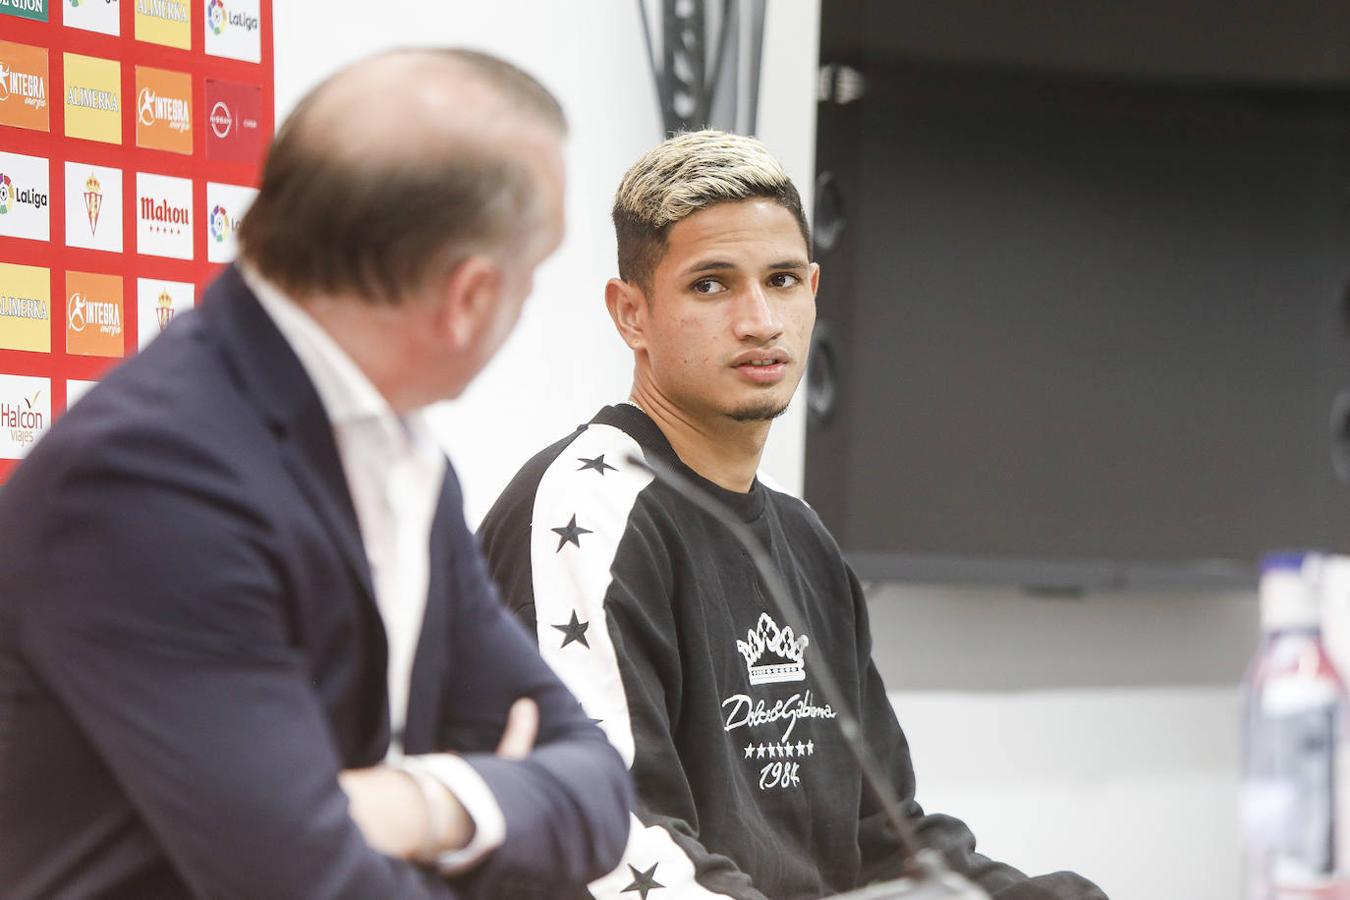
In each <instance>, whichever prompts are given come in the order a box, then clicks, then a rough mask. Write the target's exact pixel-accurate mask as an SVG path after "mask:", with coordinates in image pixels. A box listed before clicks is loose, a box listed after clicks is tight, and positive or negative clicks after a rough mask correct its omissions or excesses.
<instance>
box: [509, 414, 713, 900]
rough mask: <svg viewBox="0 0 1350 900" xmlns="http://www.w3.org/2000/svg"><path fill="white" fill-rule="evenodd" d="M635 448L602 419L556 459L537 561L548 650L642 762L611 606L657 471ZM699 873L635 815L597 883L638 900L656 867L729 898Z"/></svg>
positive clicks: (538, 505) (543, 484)
mask: <svg viewBox="0 0 1350 900" xmlns="http://www.w3.org/2000/svg"><path fill="white" fill-rule="evenodd" d="M630 454H633V455H637V456H639V457H640V458H645V454H644V453H643V451H642V448H641V447H640V446H639V445H638V443H637V442H636V441H635V440H633V439H632V438H631V437H629V436H628V435H627V434H626V433H625V432H623V431H622V430H620V429H618V428H615V427H613V426H611V425H594V424H593V425H590V426H588V427H587V428H586V430H585V431H583V432H582V433H581V434H579V435H577V438H576V440H574V441H572V443H570V444H568V445H567V447H566V448H565V449H564V450H563V452H562V453H560V454H559V455H558V457H557V458H556V459H554V460H553V462H552V463H551V464H550V465H549V467H548V468H547V469H546V470H545V471H544V474H543V477H542V478H540V479H539V486H538V487H537V488H536V489H535V496H534V511H533V518H532V520H531V527H530V565H531V568H532V570H533V582H534V612H535V630H536V636H537V637H538V639H539V653H540V655H541V656H542V657H543V658H544V660H545V661H546V662H547V663H548V664H549V666H551V667H552V669H553V671H554V672H555V673H557V675H558V678H559V679H561V681H562V682H563V684H565V685H567V688H568V689H569V690H570V691H571V692H572V693H573V695H575V696H576V698H577V699H578V700H579V701H581V705H582V708H583V709H585V710H586V714H587V715H588V716H590V717H591V718H594V719H600V720H601V722H600V728H601V729H602V730H603V731H604V732H605V735H606V737H608V738H609V741H610V743H611V744H613V745H614V746H615V748H616V749H617V750H618V751H619V754H620V755H621V756H622V757H623V761H624V764H625V765H627V766H628V767H629V768H632V766H633V752H634V745H633V728H632V720H631V718H630V716H629V713H628V698H627V695H626V694H625V693H624V687H623V677H622V674H621V672H620V670H619V661H618V655H617V653H616V651H615V649H614V643H613V641H611V640H610V636H609V625H608V619H607V616H606V612H605V595H606V594H607V593H608V592H609V586H610V582H611V581H612V577H611V575H610V570H611V568H612V567H613V565H614V556H615V554H616V553H617V552H618V549H619V544H620V543H621V542H622V540H623V536H624V534H625V533H626V532H627V530H628V518H629V516H630V515H631V514H632V512H633V507H634V506H635V505H636V503H637V497H638V494H640V493H641V492H642V490H643V489H644V488H645V487H647V485H648V484H650V483H651V481H652V475H651V473H650V472H647V471H646V470H644V469H640V468H638V467H637V466H634V465H632V464H631V463H629V462H628V461H627V459H628V456H629V455H630ZM602 456H603V458H604V461H603V463H604V467H601V466H598V465H597V466H595V467H593V468H586V467H585V463H584V462H583V460H596V459H598V458H600V457H602ZM608 466H613V467H614V468H613V469H612V470H611V469H609V468H605V467H608ZM555 529H556V530H555ZM573 614H575V616H576V624H575V625H573V624H572V623H573V618H572V616H573ZM583 628H584V630H583ZM630 866H631V867H632V868H630ZM653 866H655V870H654V871H652V867H653ZM694 871H695V869H694V863H693V860H691V859H690V858H689V856H688V855H687V854H686V853H685V852H684V851H683V850H682V849H680V846H679V845H678V844H676V843H675V840H674V838H672V837H671V835H670V832H668V831H667V830H666V829H664V828H661V827H659V826H650V827H647V826H644V825H643V824H642V823H641V822H640V821H639V820H638V818H637V817H636V816H633V817H632V824H631V827H630V829H629V833H628V846H627V848H626V849H625V851H624V858H623V861H622V862H620V863H619V866H618V868H616V869H615V870H614V871H613V872H611V873H610V874H608V875H606V876H604V877H603V878H600V879H599V880H597V881H595V882H594V883H593V884H592V885H591V892H592V893H593V894H595V896H596V897H597V898H601V900H604V898H607V897H611V898H616V900H630V898H632V897H635V896H637V892H636V891H627V890H626V889H627V888H628V887H629V886H631V885H633V884H634V883H641V882H640V879H639V878H638V877H637V876H638V875H639V874H642V873H650V876H649V877H650V878H651V879H652V880H653V881H656V882H659V883H660V884H661V885H662V887H663V888H664V889H665V890H662V891H661V896H662V897H663V898H668V900H679V898H691V900H706V898H716V897H724V896H725V895H723V894H715V893H712V892H710V891H708V890H707V889H706V888H704V887H703V886H702V885H700V884H699V883H698V882H697V881H696V880H695V879H694ZM667 891H669V892H667Z"/></svg>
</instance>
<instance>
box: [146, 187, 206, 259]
mask: <svg viewBox="0 0 1350 900" xmlns="http://www.w3.org/2000/svg"><path fill="white" fill-rule="evenodd" d="M192 224H193V220H192V181H191V180H190V179H187V178H171V177H169V176H167V175H151V174H149V173H147V172H139V173H137V175H136V243H137V249H138V252H140V253H145V254H150V255H152V256H171V257H174V258H176V259H192Z"/></svg>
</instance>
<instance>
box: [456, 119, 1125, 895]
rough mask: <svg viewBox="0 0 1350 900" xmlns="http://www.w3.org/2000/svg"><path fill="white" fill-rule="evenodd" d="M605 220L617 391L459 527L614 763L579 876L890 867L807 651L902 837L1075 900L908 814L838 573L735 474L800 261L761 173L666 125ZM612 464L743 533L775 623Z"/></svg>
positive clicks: (786, 381)
mask: <svg viewBox="0 0 1350 900" xmlns="http://www.w3.org/2000/svg"><path fill="white" fill-rule="evenodd" d="M614 225H615V230H616V232H617V238H618V257H619V277H618V278H615V279H611V280H610V281H609V282H608V284H606V286H605V302H606V305H607V306H608V308H609V312H610V315H611V317H612V318H613V320H614V324H615V327H616V328H617V329H618V332H619V335H620V337H622V339H623V340H624V342H625V343H626V344H627V345H628V346H629V348H631V350H632V351H633V355H634V362H635V368H634V380H633V387H632V393H631V394H630V397H629V400H628V402H626V403H622V404H619V405H617V406H609V407H606V408H604V409H602V410H601V411H600V412H599V413H598V414H596V416H595V417H594V418H593V419H592V420H591V421H590V422H589V423H588V424H587V425H584V426H582V428H580V429H579V430H578V431H577V432H575V433H574V434H572V435H569V436H568V437H566V438H564V439H563V440H561V441H559V442H558V443H556V444H554V445H552V446H551V447H549V448H547V449H546V450H544V451H543V452H541V453H539V454H538V455H536V456H535V457H534V458H533V459H532V460H531V461H530V462H529V463H527V464H526V466H525V467H524V468H523V469H522V470H521V472H520V473H519V474H518V475H517V476H516V478H515V480H514V481H513V482H512V483H511V485H510V486H509V487H508V488H507V490H506V491H505V493H504V494H503V495H502V497H501V498H500V499H499V500H498V502H497V504H496V505H495V507H494V508H493V510H492V511H491V512H490V513H489V515H488V517H487V519H486V520H485V521H484V523H483V527H482V530H481V535H482V537H483V541H484V550H485V552H486V554H487V556H488V561H489V565H490V567H491V569H492V572H493V575H494V576H495V577H496V579H497V580H498V583H499V584H500V585H501V586H502V588H503V592H504V594H505V597H506V599H507V601H508V603H509V604H510V605H511V607H512V608H513V609H514V610H515V611H516V613H517V614H518V615H519V616H520V617H521V618H522V619H523V620H524V621H525V622H526V623H527V625H528V626H529V627H530V628H531V629H532V630H533V631H534V633H535V635H536V637H537V638H538V641H539V646H540V649H541V652H542V654H543V656H544V658H545V659H546V660H547V661H548V662H549V663H550V664H551V665H552V666H553V668H554V670H555V671H556V672H557V673H558V674H559V676H560V677H561V678H562V680H563V681H564V683H566V684H567V685H568V686H569V687H570V688H571V689H572V691H573V692H574V693H575V694H576V695H577V696H578V697H579V698H580V700H581V701H582V704H583V705H584V706H585V708H586V711H587V714H588V715H590V716H591V717H593V718H594V719H596V720H599V722H600V725H601V728H603V729H604V730H605V733H606V734H607V736H608V737H609V739H610V740H611V741H612V742H613V743H614V745H615V746H616V747H617V748H618V749H619V752H620V754H621V755H622V756H623V757H624V759H625V760H626V761H627V762H628V764H629V767H630V770H631V772H632V774H633V777H634V781H635V784H636V787H637V792H638V799H637V804H636V808H635V810H634V822H633V824H632V832H631V833H630V836H629V842H628V848H627V851H626V855H625V859H624V863H623V864H622V865H621V866H620V867H619V868H618V869H616V870H615V871H614V872H613V873H611V874H610V875H608V876H606V877H605V878H603V879H600V880H599V881H596V882H594V883H593V884H592V885H591V891H592V893H593V894H595V896H597V897H600V898H627V897H633V896H637V897H640V898H641V900H660V898H662V897H681V898H684V897H719V896H724V897H735V898H759V900H763V898H773V900H785V898H805V897H820V896H823V895H827V894H832V893H835V892H839V891H845V890H848V889H851V888H854V887H858V886H861V885H864V884H867V883H869V882H872V881H875V880H879V879H886V878H893V877H898V876H899V875H900V874H901V867H902V862H903V861H902V859H901V857H900V854H899V853H898V852H897V851H896V849H895V844H894V842H893V840H892V839H891V838H890V837H889V836H888V834H887V832H886V822H885V817H884V814H883V812H882V810H881V807H880V805H879V804H878V802H877V801H876V800H875V799H874V798H873V797H870V796H868V795H867V794H866V793H865V792H864V790H863V788H862V784H861V780H860V778H859V776H858V774H857V770H856V768H855V766H854V763H853V760H852V757H851V754H850V752H849V750H848V748H847V746H846V744H845V742H844V739H843V736H842V734H841V731H840V729H839V727H838V724H839V723H838V721H837V711H836V710H834V709H832V708H831V707H830V705H829V703H828V702H827V701H826V700H825V699H824V698H822V697H821V696H820V692H819V689H818V688H817V686H816V685H817V682H818V676H816V675H815V674H814V673H816V672H817V671H819V667H822V666H828V667H829V668H830V671H831V672H832V673H833V675H834V678H835V680H836V681H837V682H839V684H840V685H841V687H842V688H843V689H844V692H845V694H846V698H847V703H848V705H849V707H850V709H851V711H853V712H854V713H855V714H857V715H858V717H859V719H860V724H861V728H862V733H863V737H864V740H865V741H866V743H867V745H868V747H869V748H870V750H871V752H872V754H873V755H874V756H875V757H876V758H877V759H879V760H880V761H881V763H882V765H883V766H884V767H885V769H886V771H887V773H888V774H889V776H890V781H891V784H892V785H893V787H894V789H895V790H896V791H897V792H898V794H899V799H900V800H901V801H902V802H903V804H904V807H905V812H906V814H907V815H908V816H909V817H910V818H911V819H912V821H913V824H914V827H915V829H916V830H917V831H918V833H919V836H920V840H921V841H922V842H923V843H924V844H926V845H928V846H931V847H935V848H938V849H940V850H942V851H944V852H945V854H946V856H947V858H948V860H949V862H950V863H951V864H952V865H953V866H954V867H955V868H957V869H958V870H960V871H962V872H964V873H965V874H967V875H968V876H969V877H970V878H971V879H973V880H975V881H977V882H978V883H979V884H980V885H981V886H983V887H984V888H985V889H986V890H987V891H988V892H989V893H990V894H991V895H992V896H993V897H996V898H999V900H1011V898H1019V900H1030V898H1050V897H1054V898H1083V900H1087V898H1101V897H1102V896H1103V895H1102V894H1101V892H1100V891H1099V890H1097V889H1096V888H1095V887H1093V886H1092V885H1091V884H1089V883H1088V882H1086V881H1084V880H1082V879H1081V878H1078V877H1077V876H1075V875H1071V874H1069V873H1057V874H1055V875H1050V876H1043V877H1041V878H1038V879H1028V878H1026V876H1024V875H1022V873H1020V872H1018V871H1017V870H1015V869H1012V868H1010V867H1008V866H1004V865H1000V864H997V863H994V862H991V861H989V860H987V859H985V858H984V857H982V856H979V855H978V854H976V853H975V852H974V844H975V842H974V838H973V837H972V836H971V834H970V832H969V830H968V829H967V828H966V827H965V826H964V825H963V824H961V823H960V822H958V821H956V820H955V819H951V818H948V817H945V816H937V815H924V814H923V812H922V810H921V809H920V808H919V806H918V805H917V804H916V803H915V802H914V773H913V769H912V766H911V764H910V756H909V749H908V746H907V744H906V741H905V737H904V734H903V733H902V732H901V730H900V727H899V725H898V723H897V722H896V719H895V714H894V712H893V711H892V709H891V706H890V703H889V702H888V700H887V698H886V692H885V688H884V687H883V685H882V683H881V679H880V677H879V676H878V674H877V671H876V668H875V666H874V665H873V664H872V661H871V638H870V635H869V633H868V625H867V607H866V604H865V602H864V598H863V593H862V590H861V588H860V587H859V584H858V581H857V579H856V578H855V577H854V576H853V573H852V572H851V571H850V570H849V568H848V566H847V564H846V563H845V562H844V559H843V557H842V556H841V554H840V552H839V549H838V547H837V546H836V545H835V543H834V541H833V539H832V538H831V537H830V535H829V533H828V532H827V531H826V530H825V527H824V526H823V525H822V524H821V522H820V520H819V518H817V517H816V515H815V513H813V512H812V511H811V509H810V508H809V507H807V506H806V505H805V504H804V503H802V502H801V501H800V500H797V499H795V498H793V497H791V496H789V495H787V494H784V493H781V492H779V491H776V490H773V489H771V488H769V487H768V486H766V485H765V484H764V483H763V482H762V481H760V479H759V478H758V477H757V476H756V470H757V468H758V466H759V462H760V456H761V454H762V452H763V449H764V442H765V440H766V439H767V438H768V434H769V428H770V425H771V423H772V420H773V419H774V418H775V417H776V416H778V415H779V414H781V413H782V412H783V411H784V410H785V409H786V408H787V405H788V403H789V401H790V400H791V398H792V395H793V392H794V391H795V390H796V387H797V384H798V382H799V381H800V380H801V377H802V374H803V371H804V368H805V365H806V354H807V348H808V345H809V340H810V336H811V329H812V326H813V324H814V322H815V294H816V286H817V283H818V280H819V274H820V272H819V267H818V266H817V265H816V264H815V263H814V262H812V261H811V259H810V236H809V232H808V227H807V223H806V217H805V214H804V212H803V209H802V204H801V200H800V199H799V197H798V194H797V191H796V188H795V187H794V186H793V184H792V182H791V180H789V178H788V177H787V175H786V174H785V173H784V172H783V169H782V167H781V166H780V165H779V164H778V162H777V161H776V160H775V159H774V158H773V157H772V156H771V155H770V154H769V153H768V152H767V151H766V150H765V148H764V147H763V145H761V144H760V143H759V142H758V141H755V140H753V139H750V138H745V137H739V136H736V135H731V134H724V133H720V132H713V131H704V132H698V133H693V134H683V135H679V136H677V137H674V138H671V139H670V140H668V141H666V142H664V143H663V144H661V145H660V146H658V147H656V148H655V149H653V150H652V151H650V152H649V153H648V154H647V155H645V156H644V157H643V158H642V159H640V160H639V161H638V162H637V163H636V164H635V165H634V166H633V167H632V168H631V169H630V170H629V172H628V174H627V175H626V176H625V178H624V179H623V183H622V184H621V185H620V187H619V190H618V194H617V196H616V198H615V203H614ZM630 457H638V458H641V459H653V458H659V459H660V460H661V461H663V462H665V463H667V464H668V465H670V466H673V467H675V468H676V469H677V470H678V471H680V472H681V473H682V474H683V475H684V476H685V477H686V478H687V479H689V480H691V481H692V482H694V483H695V484H696V485H697V486H698V487H699V489H701V490H702V491H704V492H706V493H708V494H710V495H712V496H713V497H715V498H716V499H717V500H719V501H720V502H721V503H722V504H724V505H725V506H726V507H728V508H729V509H730V510H731V511H732V512H733V514H734V515H736V516H738V517H739V518H740V519H741V520H742V522H744V524H745V525H746V526H748V527H749V528H750V529H752V530H753V531H754V533H755V534H756V535H757V536H758V538H759V540H760V541H761V542H762V543H763V544H764V545H765V546H767V547H768V548H769V551H770V553H771V555H772V557H773V559H774V561H775V562H776V564H777V566H778V568H779V570H780V571H781V572H782V575H783V578H784V580H785V581H786V583H787V585H788V588H789V590H790V592H791V593H792V594H793V597H792V602H793V604H794V606H795V607H796V608H797V609H798V610H800V611H801V614H802V615H803V616H804V622H805V624H804V625H803V626H802V632H801V633H794V632H793V629H792V628H791V627H790V626H789V625H788V624H787V623H785V622H781V621H778V613H777V612H776V609H775V606H774V605H773V603H772V602H770V600H769V599H768V598H766V597H765V585H764V584H763V583H762V582H761V580H760V578H759V576H758V575H757V573H756V570H755V568H754V566H753V564H752V563H751V561H750V558H749V557H748V556H747V555H746V553H745V552H744V551H743V550H742V549H741V547H740V545H739V544H738V543H737V542H736V541H735V540H733V538H732V536H731V534H730V533H729V531H728V529H727V528H726V527H725V526H723V525H721V524H719V523H718V522H717V521H716V520H714V519H713V518H712V517H710V516H708V515H707V514H706V513H704V512H703V511H701V510H699V509H698V508H697V507H695V506H694V504H693V503H692V502H690V501H689V500H688V499H686V498H685V497H682V496H681V495H680V494H679V493H677V492H676V491H674V490H672V489H671V488H670V487H668V486H666V485H665V484H663V483H662V482H659V481H656V480H654V479H653V477H652V475H651V473H650V472H649V471H647V470H646V469H644V468H642V467H640V466H635V465H632V464H630V463H629V462H628V461H627V460H628V459H629V458H630Z"/></svg>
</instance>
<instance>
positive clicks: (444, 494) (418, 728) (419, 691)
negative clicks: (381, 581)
mask: <svg viewBox="0 0 1350 900" xmlns="http://www.w3.org/2000/svg"><path fill="white" fill-rule="evenodd" d="M451 477H452V476H451V475H450V467H449V464H448V463H447V465H446V475H445V478H444V479H443V480H442V482H441V493H440V499H439V500H438V502H437V506H436V513H435V516H434V517H433V518H432V523H431V548H430V551H431V556H430V560H429V563H430V564H429V566H428V570H427V575H428V577H427V605H426V611H425V612H424V613H423V615H422V632H421V634H420V636H419V637H418V639H417V655H416V656H415V657H414V658H413V669H412V683H411V684H410V685H409V690H408V717H407V721H406V722H405V723H404V727H403V746H404V747H405V748H406V749H407V751H408V752H409V753H430V752H433V751H436V750H443V749H445V748H444V747H441V746H439V742H438V740H437V737H438V735H437V728H438V725H439V716H440V712H441V703H440V700H441V691H442V689H443V687H444V685H445V683H446V668H447V665H448V663H449V660H448V659H447V658H446V652H447V651H448V650H449V648H450V593H451V584H450V581H451V577H452V574H453V572H454V562H453V560H451V559H450V548H451V539H450V535H449V532H448V529H449V528H450V525H451V522H452V521H453V520H454V515H455V514H457V513H458V512H459V509H458V508H457V507H456V506H455V504H454V503H453V502H452V501H451V498H450V478H451Z"/></svg>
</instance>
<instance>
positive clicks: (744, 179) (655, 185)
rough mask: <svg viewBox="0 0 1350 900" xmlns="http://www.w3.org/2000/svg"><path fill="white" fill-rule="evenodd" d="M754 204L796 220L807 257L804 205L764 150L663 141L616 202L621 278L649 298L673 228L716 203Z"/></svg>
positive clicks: (689, 137) (730, 142) (693, 135)
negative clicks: (768, 203)
mask: <svg viewBox="0 0 1350 900" xmlns="http://www.w3.org/2000/svg"><path fill="white" fill-rule="evenodd" d="M756 197H764V198H767V199H769V200H772V201H774V202H775V203H777V204H779V205H780V206H782V207H783V208H784V209H786V210H787V211H788V212H790V213H792V217H793V218H794V219H796V220H797V227H798V228H800V229H801V232H802V239H803V240H804V241H806V247H807V252H808V253H809V252H810V248H811V229H810V227H809V226H808V225H807V223H806V213H805V211H804V210H803V209H802V199H801V197H800V196H799V195H798V193H797V188H796V187H795V186H794V185H793V184H792V179H791V178H788V176H787V173H786V172H785V171H783V167H782V166H781V165H780V164H779V162H778V160H776V159H774V158H773V155H772V154H770V153H769V151H768V149H767V148H765V146H764V145H763V144H762V143H760V142H759V141H757V140H755V139H754V138H752V137H744V136H742V135H739V134H730V133H728V132H725V131H713V130H706V131H691V132H685V133H683V134H677V135H675V136H674V137H672V138H669V139H667V140H666V141H663V142H662V143H660V144H658V145H657V146H656V147H654V148H652V149H651V150H649V151H647V153H645V154H644V155H643V156H642V158H641V159H639V160H638V161H637V162H636V163H634V164H633V167H632V168H630V169H629V170H628V172H627V173H626V174H625V175H624V176H623V181H622V183H620V184H619V190H618V192H617V193H616V194H615V195H614V210H613V213H612V215H613V217H614V236H615V238H616V239H617V240H618V245H619V277H620V278H622V279H623V280H624V281H626V282H628V283H630V284H636V285H637V286H638V287H640V288H642V289H643V290H644V291H648V290H649V288H650V286H651V278H652V274H653V273H654V272H655V271H656V267H657V265H658V264H659V263H660V262H661V257H662V256H663V255H664V254H665V250H666V237H667V235H668V234H669V233H670V228H671V226H673V225H674V224H675V223H677V222H679V221H681V220H683V219H685V218H688V217H689V216H691V215H693V214H694V213H696V212H698V211H699V210H703V209H707V208H708V207H710V206H714V205H716V204H718V203H733V202H736V201H739V200H751V199H754V198H756Z"/></svg>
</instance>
